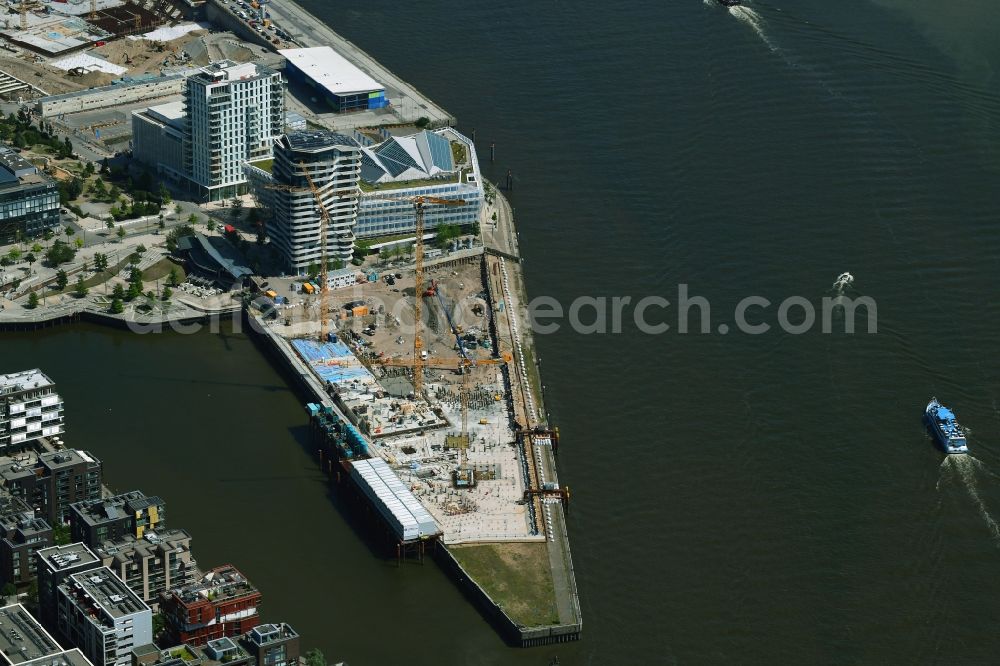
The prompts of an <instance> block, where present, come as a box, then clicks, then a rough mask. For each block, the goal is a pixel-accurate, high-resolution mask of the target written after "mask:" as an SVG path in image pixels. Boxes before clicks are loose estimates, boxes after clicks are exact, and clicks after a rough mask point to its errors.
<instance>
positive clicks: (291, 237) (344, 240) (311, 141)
mask: <svg viewBox="0 0 1000 666" xmlns="http://www.w3.org/2000/svg"><path fill="white" fill-rule="evenodd" d="M247 173H248V176H249V177H250V179H251V180H252V181H253V182H254V186H255V187H256V188H257V197H258V199H259V200H260V201H261V202H262V203H264V204H265V205H267V206H268V207H269V208H271V211H272V213H273V217H272V221H271V223H270V225H269V226H268V234H269V235H270V237H271V242H273V243H274V244H275V246H276V247H277V248H278V249H279V250H280V251H281V253H282V255H283V256H284V257H285V261H286V263H287V264H288V267H289V269H290V270H291V271H292V272H293V273H295V274H297V275H305V274H306V273H307V272H308V271H309V268H310V266H312V267H316V266H319V265H320V263H321V261H322V255H323V251H322V242H321V239H322V225H321V214H320V208H319V205H318V203H317V201H316V198H315V196H314V195H313V193H312V190H311V186H310V182H309V181H310V180H311V181H312V185H313V186H315V187H316V188H317V190H318V192H319V193H320V197H321V199H322V202H323V208H324V209H325V210H326V213H327V215H328V216H329V224H328V226H327V238H326V246H327V259H328V261H330V262H334V261H340V262H344V263H346V262H348V261H350V260H351V258H352V257H353V254H354V224H355V220H356V218H357V214H358V194H359V190H358V177H359V175H360V173H361V149H360V147H359V146H358V143H357V142H356V141H355V140H354V139H352V138H350V137H348V136H344V135H342V134H336V133H334V132H328V131H315V130H311V131H304V132H290V133H288V134H286V135H285V136H283V137H281V139H279V140H278V141H277V143H276V144H275V148H274V163H273V165H272V169H271V173H267V172H266V171H264V170H263V169H259V168H257V167H255V166H253V165H248V167H247ZM306 174H308V176H309V177H308V178H307V177H306ZM275 186H278V187H279V188H281V189H274V188H275Z"/></svg>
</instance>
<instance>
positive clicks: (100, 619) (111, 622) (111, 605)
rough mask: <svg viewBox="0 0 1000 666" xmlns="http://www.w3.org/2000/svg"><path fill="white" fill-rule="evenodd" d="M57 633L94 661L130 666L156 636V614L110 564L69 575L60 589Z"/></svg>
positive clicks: (106, 665)
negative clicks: (136, 653)
mask: <svg viewBox="0 0 1000 666" xmlns="http://www.w3.org/2000/svg"><path fill="white" fill-rule="evenodd" d="M56 595H57V605H56V627H57V632H58V633H59V634H60V635H61V636H62V637H63V638H64V639H65V640H66V641H67V642H69V643H70V644H71V645H73V646H74V647H78V648H80V650H81V651H82V652H83V654H84V655H86V657H87V658H88V659H90V661H92V662H93V663H94V664H95V666H131V663H132V650H133V649H134V648H135V647H137V646H140V645H146V644H147V643H151V642H152V641H153V613H152V611H150V609H149V606H147V605H146V604H145V603H144V602H143V600H142V599H140V598H139V597H138V596H136V594H135V592H133V591H132V590H130V589H129V587H128V586H127V585H126V584H125V583H124V582H123V581H122V579H120V578H119V577H118V576H116V575H115V574H113V573H112V572H111V571H110V570H109V569H105V568H103V567H101V568H100V569H91V570H90V571H81V572H79V573H75V574H71V575H70V576H69V577H68V578H67V579H66V580H64V581H63V582H62V583H61V584H60V585H59V587H58V588H57V590H56Z"/></svg>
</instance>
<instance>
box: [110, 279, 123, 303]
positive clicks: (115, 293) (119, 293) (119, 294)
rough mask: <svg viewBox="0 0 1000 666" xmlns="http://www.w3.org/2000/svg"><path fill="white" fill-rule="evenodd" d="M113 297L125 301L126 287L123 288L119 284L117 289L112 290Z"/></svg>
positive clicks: (116, 286)
mask: <svg viewBox="0 0 1000 666" xmlns="http://www.w3.org/2000/svg"><path fill="white" fill-rule="evenodd" d="M111 296H112V297H114V298H117V299H118V300H120V301H121V300H125V287H123V286H122V285H121V283H120V282H119V283H118V284H116V285H115V288H114V289H112V290H111Z"/></svg>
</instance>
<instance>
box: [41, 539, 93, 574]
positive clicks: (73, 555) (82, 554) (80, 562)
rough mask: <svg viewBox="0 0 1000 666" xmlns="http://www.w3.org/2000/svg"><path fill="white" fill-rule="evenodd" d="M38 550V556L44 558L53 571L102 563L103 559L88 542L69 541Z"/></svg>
mask: <svg viewBox="0 0 1000 666" xmlns="http://www.w3.org/2000/svg"><path fill="white" fill-rule="evenodd" d="M37 552H38V557H40V558H42V561H43V562H45V563H46V564H47V565H48V566H49V568H50V569H52V570H53V571H62V570H63V569H76V568H78V567H81V566H85V565H88V564H89V565H93V564H98V565H99V564H100V563H101V560H100V559H98V557H97V555H95V554H94V552H93V551H92V550H90V548H87V546H86V544H83V543H80V542H79V541H78V542H76V543H67V544H65V545H63V546H49V547H48V548H42V549H40V550H39V551H37Z"/></svg>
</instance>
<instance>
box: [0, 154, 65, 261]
mask: <svg viewBox="0 0 1000 666" xmlns="http://www.w3.org/2000/svg"><path fill="white" fill-rule="evenodd" d="M58 226H59V188H58V187H57V186H56V183H55V181H53V180H52V179H51V178H49V177H48V176H46V175H45V174H44V173H41V172H40V171H39V170H38V169H37V168H36V167H35V166H34V165H33V164H31V163H30V162H28V161H27V160H25V159H24V158H22V157H21V156H20V155H18V154H17V153H15V152H13V151H11V150H9V149H4V148H0V244H6V243H13V242H16V241H17V240H18V239H21V240H24V239H27V238H31V237H33V236H40V235H41V234H43V233H45V231H46V230H47V229H53V228H56V227H58Z"/></svg>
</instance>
